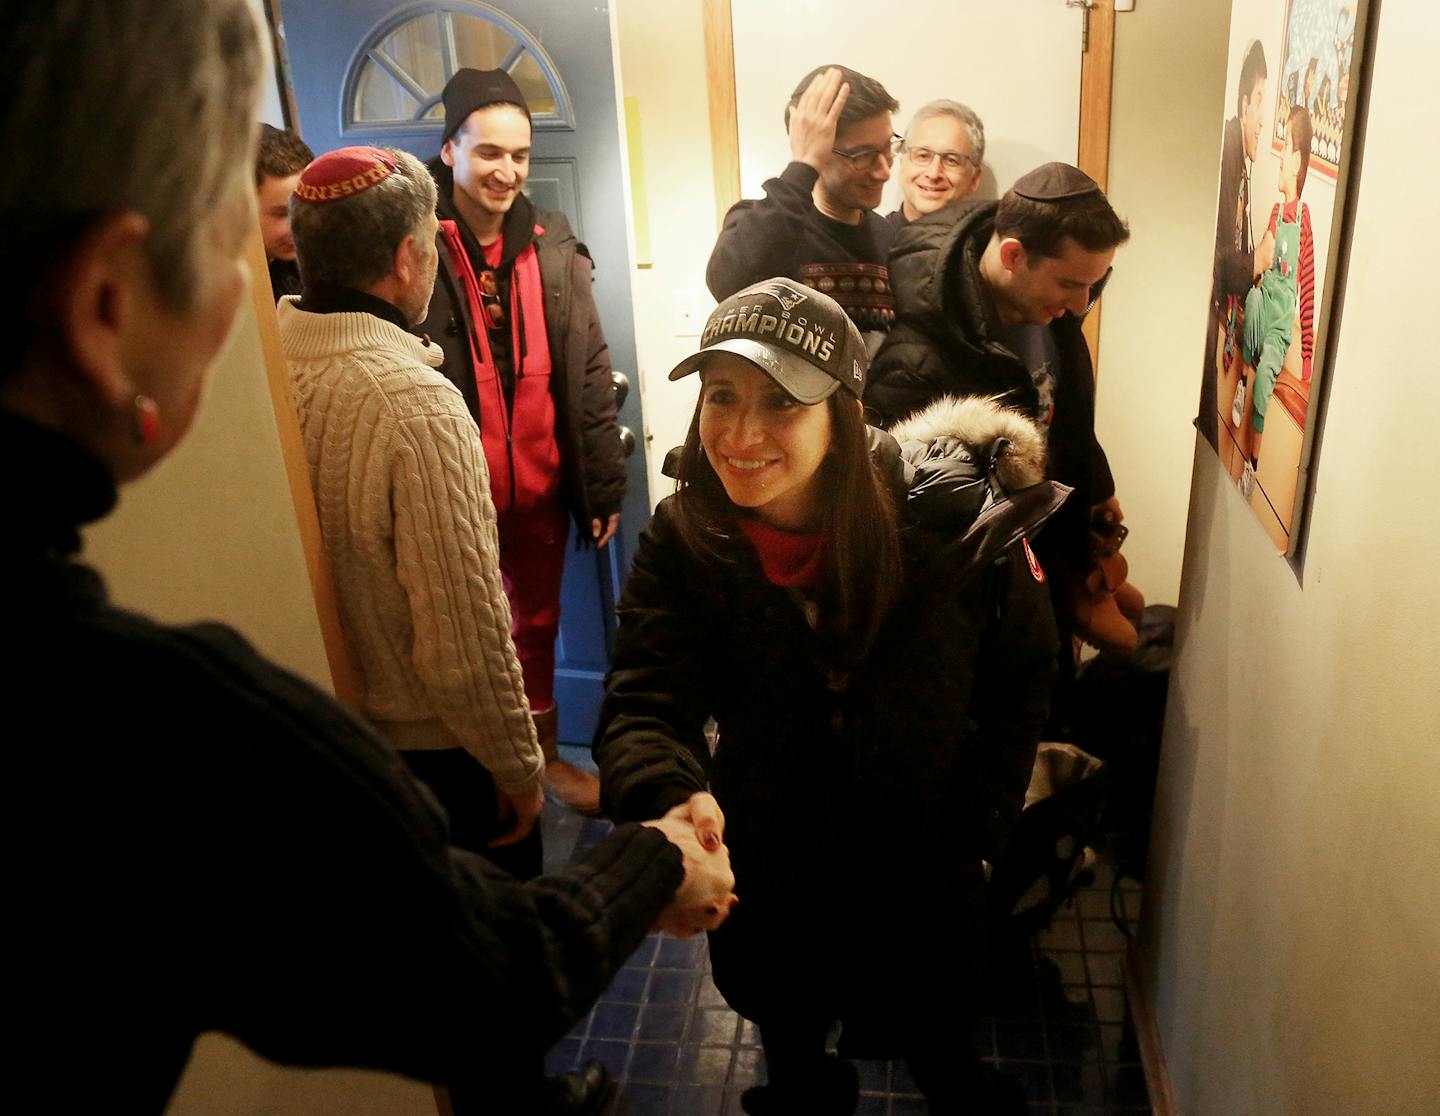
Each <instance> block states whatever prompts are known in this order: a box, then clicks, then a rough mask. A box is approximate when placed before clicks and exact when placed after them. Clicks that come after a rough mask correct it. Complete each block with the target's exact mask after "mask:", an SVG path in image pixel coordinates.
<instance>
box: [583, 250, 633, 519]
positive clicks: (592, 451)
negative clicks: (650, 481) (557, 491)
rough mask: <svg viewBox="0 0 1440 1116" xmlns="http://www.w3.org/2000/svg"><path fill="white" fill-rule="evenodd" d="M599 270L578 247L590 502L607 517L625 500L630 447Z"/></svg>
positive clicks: (596, 512) (599, 515) (585, 452)
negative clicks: (603, 324) (596, 287)
mask: <svg viewBox="0 0 1440 1116" xmlns="http://www.w3.org/2000/svg"><path fill="white" fill-rule="evenodd" d="M593 271H594V267H593V265H592V264H591V262H590V257H589V255H588V254H587V253H586V252H585V251H584V250H583V248H581V249H580V250H577V251H576V253H575V259H574V264H573V268H572V273H571V276H570V290H571V304H570V322H571V327H570V343H571V344H572V345H574V346H578V348H577V349H576V350H575V352H576V354H577V356H576V357H572V358H571V359H572V360H576V359H578V360H580V361H581V362H582V363H583V377H582V383H581V388H580V403H581V406H580V412H581V413H580V444H581V451H582V454H583V456H584V461H585V495H586V502H587V503H588V505H589V509H590V514H591V515H592V516H594V517H595V518H597V519H601V520H604V519H606V518H607V517H609V516H611V515H613V514H614V513H615V512H618V511H619V510H620V504H621V501H622V500H624V498H625V451H624V449H623V447H622V446H621V444H620V426H619V423H618V421H617V419H616V410H615V385H614V383H613V382H612V381H611V379H610V373H611V367H610V348H609V346H608V345H607V344H606V343H605V333H604V331H603V330H602V329H601V328H600V312H599V311H598V310H597V309H596V307H595V295H594V292H593V290H592V283H593V279H592V273H593ZM632 378H633V377H632Z"/></svg>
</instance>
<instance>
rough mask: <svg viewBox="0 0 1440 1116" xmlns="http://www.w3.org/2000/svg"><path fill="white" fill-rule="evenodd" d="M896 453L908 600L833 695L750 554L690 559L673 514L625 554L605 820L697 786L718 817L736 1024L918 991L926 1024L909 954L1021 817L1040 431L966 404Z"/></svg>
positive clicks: (1042, 709)
mask: <svg viewBox="0 0 1440 1116" xmlns="http://www.w3.org/2000/svg"><path fill="white" fill-rule="evenodd" d="M898 434H899V436H900V437H901V438H902V440H903V441H904V442H905V443H906V444H905V445H904V450H903V454H902V449H901V446H900V445H897V443H896V441H895V440H894V439H892V438H891V437H890V436H888V435H886V434H884V433H881V432H879V431H875V432H874V435H873V443H874V444H873V453H874V454H875V456H876V458H877V461H878V463H879V464H880V466H881V468H882V471H883V473H884V475H885V476H887V477H888V478H889V480H890V483H891V486H892V490H893V491H894V492H895V494H896V497H897V500H898V502H899V505H900V508H901V521H902V544H903V552H904V556H905V561H906V569H907V573H906V577H907V584H906V588H905V591H904V593H903V595H902V599H901V601H900V603H899V604H898V606H897V607H896V608H895V610H894V611H893V612H892V613H891V615H890V617H889V619H888V620H887V621H886V623H885V625H884V626H883V628H882V629H881V632H880V634H879V636H878V638H877V641H876V643H875V645H874V647H873V649H872V650H871V652H870V653H869V655H868V656H867V657H866V658H865V659H864V660H863V661H862V662H861V663H860V664H859V666H858V667H857V668H856V669H855V670H854V671H853V673H852V674H851V677H850V682H849V685H848V688H846V689H845V690H844V691H843V692H836V691H835V690H833V689H831V687H830V686H829V685H827V678H828V674H827V670H826V667H827V664H826V663H825V661H824V660H823V659H822V657H821V653H820V650H819V644H818V641H817V638H816V636H815V634H814V632H813V631H812V629H811V628H810V626H809V625H808V624H807V622H806V620H805V617H804V616H803V614H802V612H801V609H800V608H799V607H798V606H797V603H796V601H795V600H794V599H793V598H792V597H791V596H790V594H789V592H788V591H787V590H785V589H782V588H780V587H777V586H775V585H773V584H772V583H770V582H769V581H768V580H767V579H766V578H765V576H764V574H763V572H762V570H761V566H760V562H759V559H758V557H757V555H756V553H755V551H754V550H753V548H752V547H751V546H750V544H749V542H748V540H746V539H745V537H744V536H743V535H741V534H739V533H738V532H737V533H736V534H735V535H734V536H733V537H731V538H730V540H729V541H728V543H727V553H726V558H727V559H729V561H727V562H726V563H724V564H717V563H715V562H713V561H705V560H702V559H701V558H699V557H697V556H696V554H695V553H694V552H693V551H692V550H691V549H690V548H689V547H688V546H687V545H686V544H685V542H684V541H683V539H682V537H681V535H680V533H679V530H678V527H677V524H676V521H675V516H674V501H675V499H677V497H671V498H670V499H668V500H665V501H663V502H662V503H661V504H660V506H659V508H657V510H656V513H655V517H654V519H653V520H652V521H651V523H650V525H649V526H648V527H647V528H646V530H645V531H644V532H643V533H642V535H641V538H640V546H639V550H638V553H637V554H636V557H635V563H634V568H633V570H632V572H631V574H630V578H629V581H628V582H627V584H626V588H625V592H624V594H623V595H622V597H621V601H620V606H619V613H620V631H619V635H618V637H617V641H616V645H615V651H614V656H613V664H614V665H613V668H612V670H611V672H610V675H609V677H608V679H607V692H606V698H605V704H604V706H603V708H602V711H601V715H600V727H599V730H598V733H597V736H596V750H595V751H596V758H597V760H598V762H599V764H600V770H601V788H602V798H603V803H604V806H605V808H606V809H607V811H608V812H609V813H610V814H611V816H613V817H614V818H615V819H616V820H617V821H625V820H635V819H644V818H650V817H654V816H657V815H659V814H661V813H663V812H664V811H665V810H666V809H668V808H669V807H671V806H674V805H676V804H678V803H681V802H684V801H685V800H686V799H687V798H688V797H689V796H690V795H691V794H693V793H694V792H695V791H697V790H701V789H705V788H709V789H711V790H712V791H713V792H714V794H715V795H716V797H717V798H718V799H719V801H720V804H721V807H722V809H723V810H724V811H725V815H726V819H727V820H726V833H725V839H726V843H727V844H728V845H729V847H730V850H731V855H732V863H733V865H734V869H735V875H736V881H737V882H736V892H737V894H738V895H739V896H740V904H739V906H738V907H737V908H736V911H735V913H734V914H733V915H732V916H731V918H730V919H729V920H728V921H727V922H726V924H725V925H724V926H722V927H721V929H720V930H719V931H717V932H716V933H715V934H713V935H712V936H711V956H712V961H713V964H714V970H715V979H716V982H717V984H718V985H719V987H720V989H721V991H722V992H723V993H724V995H725V997H726V999H727V1000H728V1001H729V1002H730V1004H731V1006H733V1007H734V1008H735V1009H736V1010H738V1011H739V1012H740V1013H741V1014H743V1015H746V1016H747V1017H749V1018H752V1019H761V1020H762V1021H763V1020H764V1019H765V1018H766V1017H767V1015H770V1016H773V1013H774V1011H775V1010H776V1009H777V1007H778V1008H781V1009H783V1008H784V1006H785V1005H786V1004H791V1003H796V1002H801V1003H810V1002H814V1001H816V1000H819V1001H820V1002H822V1003H824V1004H825V1010H827V1011H828V1012H829V1013H831V1014H832V1015H833V1016H835V1017H842V1016H843V1017H848V1018H852V1019H853V1018H855V1017H857V1016H860V1017H869V1018H873V1017H876V1016H879V1017H881V1018H886V1019H890V1018H893V1017H894V1016H893V1011H894V1010H896V1009H897V1004H898V1003H900V1002H901V1001H904V1002H907V1003H908V1002H909V999H910V997H911V996H912V994H913V993H914V992H917V991H918V992H919V993H920V994H921V995H922V996H924V997H926V998H928V999H929V1000H930V1001H931V1002H932V1003H933V1002H934V992H935V987H936V985H935V982H936V981H937V980H939V979H940V975H938V974H936V973H934V972H932V971H931V968H932V967H933V965H934V963H935V953H934V951H932V950H929V949H925V948H923V946H920V945H918V942H919V941H920V940H922V939H924V938H925V937H926V935H927V934H929V935H945V936H946V937H947V938H948V939H949V940H950V941H952V942H954V941H956V940H957V939H956V938H955V935H957V934H960V935H963V933H964V929H965V927H967V926H974V925H975V924H976V923H977V921H978V912H977V911H976V909H975V905H976V903H977V902H978V899H979V896H978V892H977V889H976V886H975V885H976V884H977V883H978V879H979V876H978V868H979V862H980V860H981V858H982V857H987V858H993V857H994V856H995V855H996V853H997V851H998V849H999V847H1000V846H1001V845H1002V844H1003V841H1004V839H1005V835H1006V833H1007V832H1008V830H1009V828H1010V825H1011V824H1012V823H1013V820H1014V819H1015V817H1017V816H1018V814H1019V810H1020V807H1021V805H1022V803H1023V799H1024V794H1025V788H1026V785H1027V783H1028V780H1029V776H1030V769H1031V766H1032V764H1033V759H1034V752H1035V746H1036V742H1037V740H1038V737H1039V732H1040V728H1041V726H1042V725H1043V723H1044V720H1045V716H1046V713H1047V710H1048V700H1049V690H1050V684H1051V677H1052V674H1053V670H1054V660H1055V651H1056V636H1055V626H1054V618H1053V615H1052V613H1051V609H1050V603H1049V598H1048V594H1047V593H1046V591H1045V588H1044V586H1043V585H1042V584H1040V582H1039V581H1038V580H1037V578H1036V576H1035V574H1034V573H1033V572H1032V568H1031V564H1030V563H1029V561H1027V553H1026V550H1025V547H1024V544H1023V543H1022V541H1021V540H1022V537H1023V536H1024V535H1026V534H1027V533H1031V532H1033V531H1034V530H1035V529H1036V528H1037V527H1038V526H1039V524H1040V523H1041V522H1043V521H1044V519H1045V518H1046V517H1047V516H1048V515H1050V514H1051V513H1052V512H1053V511H1054V510H1055V508H1056V507H1057V506H1058V505H1059V504H1060V503H1061V501H1063V499H1064V497H1065V494H1066V490H1065V489H1064V488H1063V486H1060V485H1054V484H1049V483H1041V478H1042V475H1043V465H1042V461H1043V450H1042V449H1041V448H1040V446H1041V440H1040V438H1039V435H1038V433H1037V432H1036V430H1035V428H1034V427H1033V426H1032V425H1031V424H1030V423H1028V422H1027V421H1026V420H1024V419H1023V418H1021V417H1020V416H1018V415H1015V414H1013V413H1011V412H1003V411H1000V410H999V409H998V408H996V407H995V406H993V405H992V404H988V403H986V402H983V401H965V402H964V403H963V404H955V403H950V404H948V405H943V406H941V407H940V408H937V410H936V411H935V412H932V413H931V414H929V415H928V416H926V418H925V419H924V420H923V421H920V422H916V423H914V424H912V425H911V426H910V428H909V429H907V430H901V431H899V432H898ZM1001 438H1005V439H1008V440H1009V443H1010V446H1011V449H1010V450H1009V452H1004V451H1002V452H1001V455H1000V458H999V461H1000V464H999V467H998V469H997V470H996V471H995V472H993V473H991V472H990V471H989V470H988V468H987V463H988V462H989V461H990V458H991V455H992V453H994V452H995V450H996V447H997V446H999V444H1000V443H999V442H998V441H997V440H998V439H1001ZM1001 483H1003V484H1004V486H1005V487H1007V488H1009V489H1010V490H1011V491H1012V492H1013V496H1012V497H1011V498H1009V499H1006V498H1003V497H1002V498H999V499H997V498H996V491H997V490H998V489H999V486H1000V484H1001ZM992 484H993V485H994V487H993V488H992ZM711 716H713V717H714V718H715V720H716V722H717V724H718V727H719V743H718V746H717V747H716V750H715V753H714V757H713V760H712V758H711V756H710V753H709V751H708V749H707V747H706V744H705V736H704V728H705V723H706V720H707V718H709V717H711ZM817 929H821V930H823V931H824V933H823V934H821V935H818V936H817V935H815V934H814V931H815V930H817ZM917 935H918V937H917ZM817 938H818V940H817ZM792 939H803V940H795V941H794V942H793V943H792ZM791 944H793V946H794V948H790V945H791ZM956 959H957V961H960V960H962V959H961V958H960V957H958V956H957V958H956ZM916 966H918V967H919V968H918V969H917V968H916ZM837 969H838V970H840V971H839V972H837V971H836V970H837ZM920 970H923V972H922V971H920ZM917 982H918V983H917ZM897 996H898V999H897ZM913 1006H914V1005H911V1007H912V1008H913ZM907 1010H909V1009H907Z"/></svg>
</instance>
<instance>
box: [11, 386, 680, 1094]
mask: <svg viewBox="0 0 1440 1116" xmlns="http://www.w3.org/2000/svg"><path fill="white" fill-rule="evenodd" d="M0 477H3V478H4V482H3V483H4V485H5V490H6V497H7V500H6V503H7V505H8V515H9V518H10V523H11V533H10V534H9V535H8V536H7V539H6V544H5V546H4V548H3V551H0V585H3V586H4V592H5V594H6V597H7V602H6V603H7V608H6V624H5V637H4V639H5V650H6V654H5V660H6V662H7V664H8V665H7V666H6V668H5V673H4V676H3V678H4V682H3V696H4V709H5V716H6V718H7V721H8V727H9V732H8V734H7V739H8V742H9V747H8V748H7V749H6V751H7V753H8V758H9V763H10V770H9V788H10V799H11V807H10V811H9V818H8V820H9V830H10V835H11V839H10V841H9V848H10V854H9V862H10V865H11V875H10V900H11V909H12V911H14V912H16V913H15V915H14V917H12V919H11V922H12V937H14V932H15V930H16V929H17V928H18V932H19V933H18V941H15V944H14V945H13V946H12V948H13V949H14V950H15V958H16V961H17V965H16V966H15V969H14V973H13V974H12V978H11V981H10V984H11V993H10V997H9V999H10V1004H11V1012H12V1014H13V1015H14V1016H15V1018H17V1019H21V1020H23V1021H24V1026H23V1028H22V1029H21V1034H20V1037H19V1039H18V1040H17V1042H18V1044H19V1048H18V1050H17V1051H16V1052H15V1053H16V1061H17V1063H19V1064H22V1065H24V1066H25V1072H26V1074H27V1075H28V1076H31V1077H32V1078H33V1079H35V1080H41V1081H48V1082H52V1083H53V1084H54V1086H55V1087H56V1088H59V1089H61V1090H62V1091H63V1093H64V1096H65V1098H66V1100H65V1104H64V1107H67V1108H73V1109H74V1110H75V1111H97V1112H98V1111H121V1112H127V1113H132V1112H133V1113H141V1112H157V1113H158V1112H160V1111H162V1110H163V1109H164V1108H165V1104H166V1100H167V1098H168V1097H169V1095H170V1093H171V1091H172V1089H173V1088H174V1085H175V1082H176V1079H177V1078H178V1077H179V1075H180V1071H181V1070H182V1068H183V1067H184V1065H185V1062H186V1059H187V1058H188V1057H189V1054H190V1048H191V1045H192V1043H193V1042H194V1040H195V1038H196V1037H197V1036H198V1035H199V1034H200V1033H201V1032H203V1031H208V1030H217V1031H222V1032H225V1033H227V1034H230V1035H233V1036H234V1037H235V1038H237V1039H239V1040H240V1041H241V1042H243V1043H245V1044H246V1045H248V1046H249V1047H251V1048H252V1049H254V1050H255V1051H256V1052H257V1053H259V1054H262V1055H264V1056H265V1057H267V1058H270V1059H273V1060H276V1061H279V1062H285V1063H289V1064H294V1065H308V1066H323V1065H345V1066H365V1067H372V1068H375V1069H383V1070H390V1071H394V1072H397V1073H402V1074H406V1075H408V1076H412V1077H417V1078H422V1079H427V1080H430V1081H443V1080H445V1079H446V1078H447V1077H449V1076H451V1075H452V1073H453V1072H454V1071H456V1070H457V1069H458V1070H460V1071H463V1072H464V1073H465V1074H466V1075H471V1076H473V1075H475V1074H477V1073H483V1072H484V1071H485V1070H486V1069H487V1067H505V1066H507V1065H510V1064H514V1063H517V1062H521V1061H527V1062H528V1061H533V1060H535V1059H537V1058H538V1057H539V1056H540V1054H541V1053H542V1052H543V1051H544V1050H545V1049H546V1048H547V1047H548V1046H550V1045H551V1044H552V1043H553V1042H554V1041H555V1040H556V1039H558V1038H559V1037H560V1036H561V1035H563V1034H564V1032H565V1030H566V1028H567V1027H569V1026H570V1025H571V1023H573V1022H574V1020H575V1019H576V1018H578V1017H579V1016H581V1015H583V1014H584V1012H585V1011H586V1010H587V1009H588V1008H589V1006H590V1004H591V1003H592V1002H593V1000H594V999H595V998H596V997H598V996H599V994H600V992H601V991H602V990H603V989H604V988H605V986H606V984H607V983H608V982H609V980H610V979H611V976H612V975H613V974H614V972H615V970H616V969H618V968H619V966H620V965H621V964H622V963H623V962H624V960H625V958H626V957H627V956H628V955H629V954H630V953H631V952H632V951H633V950H634V949H635V947H636V946H637V945H638V944H639V942H640V940H641V938H642V937H643V936H644V934H645V932H646V930H647V928H648V927H649V925H650V924H651V922H652V921H653V920H654V918H655V917H656V916H657V915H658V914H659V912H660V911H661V910H662V909H663V908H664V906H665V905H666V904H667V903H668V902H669V901H670V899H671V898H672V897H673V895H674V893H675V890H676V888H677V887H678V886H679V884H680V882H681V878H682V874H683V870H682V868H681V860H680V854H679V852H678V850H676V849H675V848H674V847H673V846H672V845H670V844H669V843H668V842H667V841H666V840H665V838H664V837H663V836H662V835H661V834H660V833H659V832H658V831H656V830H653V829H647V828H643V827H638V826H624V827H621V828H620V829H618V830H617V831H616V832H615V834H614V835H613V836H611V837H609V838H607V839H606V840H605V841H603V842H602V843H601V844H600V845H599V846H597V847H596V849H595V850H594V852H593V853H591V854H589V855H587V856H586V858H585V859H584V860H583V861H582V862H581V863H579V864H576V865H574V866H572V867H571V868H568V869H566V870H565V871H563V872H561V873H559V874H557V875H553V876H548V877H545V878H543V879H539V880H535V881H532V882H530V883H527V884H520V883H517V882H516V881H515V880H513V879H512V878H511V877H509V876H507V875H505V874H504V873H502V872H500V871H499V870H498V869H495V868H493V867H491V866H490V865H489V864H488V863H487V862H486V861H485V860H483V859H482V858H481V857H479V856H475V855H472V854H470V853H466V852H463V851H461V850H458V849H454V848H451V847H449V845H448V843H447V841H446V822H445V817H444V815H443V813H441V811H440V810H439V808H438V807H437V806H436V805H435V804H434V802H433V800H432V799H431V798H430V797H429V795H428V793H427V792H425V791H424V790H423V789H422V788H421V786H420V785H419V784H418V783H416V782H415V780H414V779H412V778H411V777H410V775H409V774H408V772H407V770H406V768H405V766H404V764H403V763H402V762H401V760H400V759H399V757H398V756H397V755H396V753H395V752H393V751H392V750H391V749H390V747H389V746H388V745H387V744H385V743H384V742H383V741H381V740H380V739H379V738H378V737H376V736H375V735H373V734H372V733H371V732H370V731H369V730H368V729H367V728H366V727H364V726H363V725H362V724H361V723H360V722H359V721H357V720H356V719H355V718H354V717H352V716H351V715H350V714H349V713H347V712H346V711H345V710H344V709H343V708H341V707H340V706H339V705H338V704H336V702H335V701H334V700H333V699H331V698H329V697H327V696H326V695H324V694H322V693H320V692H319V691H318V690H316V689H315V688H313V687H312V686H310V685H309V684H308V683H306V682H304V681H302V680H301V679H299V678H297V677H295V676H294V675H292V674H289V673H288V672H286V671H284V670H282V669H280V668H279V667H277V666H275V665H273V664H272V663H269V662H267V661H266V660H265V659H264V658H262V657H261V656H260V655H259V654H257V653H256V652H255V650H254V649H253V648H251V647H250V646H249V645H248V644H247V643H246V642H245V641H244V640H243V639H242V638H240V636H238V635H237V634H236V633H235V632H234V631H232V630H230V629H229V628H226V627H223V626H221V625H219V624H193V625H188V626H170V625H165V624H159V623H156V622H154V621H152V620H149V619H147V618H145V617H143V616H139V615H136V614H135V613H132V612H126V611H123V610H121V609H118V608H116V607H114V606H113V605H112V604H110V603H109V601H108V600H107V596H106V591H105V586H104V584H103V582H102V581H101V579H100V577H99V576H98V575H97V574H96V573H95V572H94V571H93V570H91V569H89V568H88V567H86V566H84V565H82V564H80V563H79V562H78V561H76V553H77V551H78V550H79V546H80V537H79V527H80V526H81V525H82V524H85V523H88V522H91V521H93V520H96V519H99V518H101V517H102V516H104V515H105V514H107V513H108V512H109V511H110V510H111V508H112V507H113V506H114V504H115V500H116V492H115V487H114V485H113V483H112V482H111V480H110V478H109V476H108V474H107V473H106V472H105V471H104V469H102V468H101V467H100V465H98V464H97V463H96V462H95V461H94V460H93V459H92V458H90V457H89V456H87V455H86V454H85V453H83V452H82V451H81V450H80V449H78V448H77V447H76V446H75V445H74V444H73V443H72V442H70V441H68V440H67V439H65V438H63V437H60V436H59V435H57V434H54V433H51V432H49V431H46V430H43V429H41V428H39V427H36V426H33V425H31V424H30V423H28V422H25V421H22V420H20V419H17V418H14V417H12V416H9V415H5V414H3V413H0ZM87 1098H88V1099H87Z"/></svg>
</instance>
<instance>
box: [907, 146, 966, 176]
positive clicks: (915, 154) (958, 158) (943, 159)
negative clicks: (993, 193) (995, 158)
mask: <svg viewBox="0 0 1440 1116" xmlns="http://www.w3.org/2000/svg"><path fill="white" fill-rule="evenodd" d="M901 150H902V151H903V152H904V153H905V155H906V156H907V157H908V158H909V159H910V161H911V162H912V163H914V164H915V165H916V166H917V167H928V166H929V165H930V164H931V163H933V162H934V161H935V160H936V159H939V160H940V165H941V166H942V167H944V168H945V169H946V170H950V171H953V170H959V169H960V168H961V167H963V166H964V165H965V164H966V163H969V164H970V165H971V166H972V167H975V168H976V169H979V166H980V160H979V159H977V158H975V156H974V155H966V154H965V153H964V152H961V151H932V150H930V148H928V147H902V148H901Z"/></svg>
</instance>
